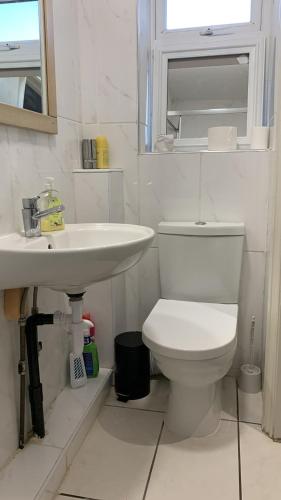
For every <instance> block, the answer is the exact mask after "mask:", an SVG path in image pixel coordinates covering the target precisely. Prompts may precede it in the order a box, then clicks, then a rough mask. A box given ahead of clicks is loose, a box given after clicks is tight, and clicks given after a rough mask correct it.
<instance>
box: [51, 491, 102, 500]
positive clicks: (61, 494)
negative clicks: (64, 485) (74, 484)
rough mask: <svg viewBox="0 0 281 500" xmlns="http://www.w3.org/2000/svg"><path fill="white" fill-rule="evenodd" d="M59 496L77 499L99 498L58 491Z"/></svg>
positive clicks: (96, 499) (89, 499)
mask: <svg viewBox="0 0 281 500" xmlns="http://www.w3.org/2000/svg"><path fill="white" fill-rule="evenodd" d="M59 496H62V497H65V498H78V499H79V500H99V499H98V498H93V497H80V496H79V495H71V494H70V493H59Z"/></svg>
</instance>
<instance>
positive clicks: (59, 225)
mask: <svg viewBox="0 0 281 500" xmlns="http://www.w3.org/2000/svg"><path fill="white" fill-rule="evenodd" d="M60 205H62V201H61V199H60V198H59V196H58V191H57V190H56V189H54V178H53V177H46V183H45V189H44V191H42V193H40V210H48V209H49V208H53V207H59V206H60ZM63 229H64V216H63V212H59V213H55V214H50V215H48V216H47V217H43V218H42V219H41V232H42V233H47V232H49V231H62V230H63Z"/></svg>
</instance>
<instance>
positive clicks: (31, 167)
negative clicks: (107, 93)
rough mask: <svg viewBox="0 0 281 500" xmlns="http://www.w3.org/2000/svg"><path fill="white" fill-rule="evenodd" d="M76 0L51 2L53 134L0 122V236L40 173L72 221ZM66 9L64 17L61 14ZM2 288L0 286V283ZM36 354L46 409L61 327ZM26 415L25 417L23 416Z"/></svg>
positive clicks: (10, 327)
mask: <svg viewBox="0 0 281 500" xmlns="http://www.w3.org/2000/svg"><path fill="white" fill-rule="evenodd" d="M76 9H77V2H76V0H54V28H55V53H56V80H57V95H58V114H59V118H58V128H59V132H58V135H57V136H51V135H48V134H41V133H37V132H33V131H28V130H23V129H17V128H13V127H5V126H0V164H1V182H0V234H5V233H7V232H11V231H15V230H17V229H19V227H21V198H22V197H24V196H25V197H28V196H32V195H35V194H38V193H39V192H40V191H41V190H42V187H43V184H44V177H46V176H54V177H55V180H56V186H57V187H58V189H59V190H60V192H61V196H62V199H63V200H64V203H65V205H66V214H65V215H66V221H67V222H74V220H75V206H74V201H73V198H74V190H73V183H72V170H73V169H75V168H78V167H79V166H80V131H81V124H80V120H81V106H80V101H81V99H80V97H81V96H80V73H79V52H78V33H77V21H76V20H77V10H76ZM66 11H67V15H66ZM0 286H1V285H0ZM2 295H3V294H2V292H1V297H0V344H1V349H0V379H1V384H0V406H1V418H0V467H1V466H2V465H3V464H5V463H6V462H7V460H9V458H10V457H11V455H12V454H13V453H14V452H15V450H16V448H17V439H18V436H17V433H18V411H17V409H18V399H19V392H18V391H19V380H18V378H19V377H18V375H17V363H18V357H19V332H18V325H17V323H16V322H13V321H6V319H5V318H4V314H3V309H2V302H3V300H2ZM39 307H40V310H42V312H51V311H53V310H55V309H62V310H63V309H64V308H65V298H64V296H63V295H62V294H59V293H55V292H52V291H48V290H44V289H40V291H39ZM39 336H40V340H42V341H43V351H42V352H41V354H40V365H41V377H42V382H43V384H44V405H45V408H46V407H48V406H49V405H50V403H52V401H53V400H54V399H55V398H56V397H57V395H58V394H59V393H60V391H61V390H62V389H63V387H64V386H65V383H66V380H67V357H68V344H67V338H66V334H65V332H64V331H63V330H61V329H59V328H54V327H44V328H40V333H39ZM28 419H29V415H28Z"/></svg>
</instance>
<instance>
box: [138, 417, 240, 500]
mask: <svg viewBox="0 0 281 500" xmlns="http://www.w3.org/2000/svg"><path fill="white" fill-rule="evenodd" d="M171 499H175V500H186V499H192V500H193V499H194V500H206V499H208V500H239V484H238V446H237V424H236V423H235V422H230V421H228V422H227V421H224V422H222V423H221V427H220V429H219V431H218V432H217V433H216V434H214V435H213V436H209V437H206V438H192V439H186V440H182V441H177V440H176V438H174V437H173V436H172V435H171V434H170V433H168V432H167V431H165V430H164V433H163V436H162V438H161V443H160V446H159V448H158V452H157V456H156V460H155V464H154V468H153V471H152V475H151V479H150V483H149V487H148V491H147V496H146V500H171Z"/></svg>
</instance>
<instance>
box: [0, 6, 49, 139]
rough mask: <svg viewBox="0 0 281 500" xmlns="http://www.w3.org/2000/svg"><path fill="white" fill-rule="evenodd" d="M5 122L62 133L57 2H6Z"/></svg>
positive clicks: (1, 94) (0, 33) (2, 57)
mask: <svg viewBox="0 0 281 500" xmlns="http://www.w3.org/2000/svg"><path fill="white" fill-rule="evenodd" d="M0 123H4V124H7V125H15V126H20V127H25V128H30V129H34V130H39V131H41V132H48V133H56V132H57V120H56V93H55V67H54V49H53V13H52V0H0Z"/></svg>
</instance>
